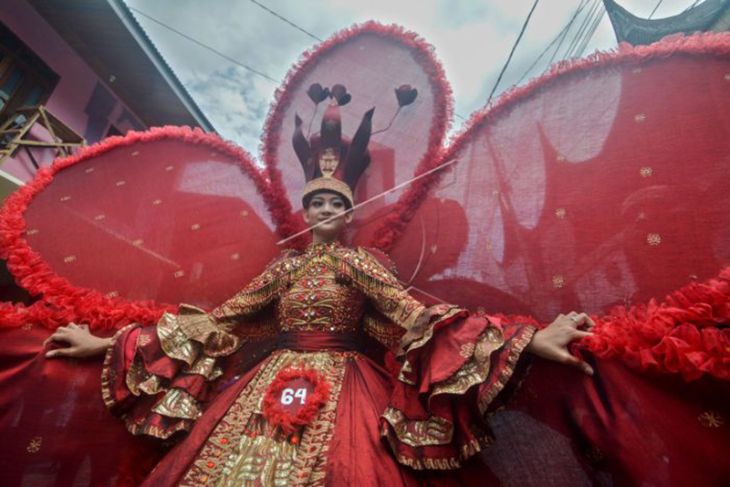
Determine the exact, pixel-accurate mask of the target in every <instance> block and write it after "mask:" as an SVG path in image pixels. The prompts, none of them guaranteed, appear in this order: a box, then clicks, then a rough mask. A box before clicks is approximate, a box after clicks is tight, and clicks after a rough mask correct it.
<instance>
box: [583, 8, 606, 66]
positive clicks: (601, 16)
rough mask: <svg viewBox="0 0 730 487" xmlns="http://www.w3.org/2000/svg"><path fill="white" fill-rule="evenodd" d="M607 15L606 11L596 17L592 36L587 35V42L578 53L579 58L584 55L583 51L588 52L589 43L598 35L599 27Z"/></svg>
mask: <svg viewBox="0 0 730 487" xmlns="http://www.w3.org/2000/svg"><path fill="white" fill-rule="evenodd" d="M605 14H606V9H603V10H601V13H600V15H597V16H596V20H595V21H594V22H593V25H591V28H590V29H589V30H590V34H588V35H586V37H585V40H584V41H583V42H582V43H581V45H580V48H579V49H578V50H577V51H576V55H577V56H578V57H580V56H582V55H583V51H585V50H586V47H588V43H589V42H590V41H591V39H592V38H593V34H595V33H596V31H597V30H598V26H599V25H600V24H601V21H602V20H603V16H604V15H605Z"/></svg>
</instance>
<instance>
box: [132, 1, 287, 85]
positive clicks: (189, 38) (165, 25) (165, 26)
mask: <svg viewBox="0 0 730 487" xmlns="http://www.w3.org/2000/svg"><path fill="white" fill-rule="evenodd" d="M128 7H129V9H130V10H134V11H135V12H137V13H138V14H139V15H141V16H142V17H144V18H146V19H149V20H151V21H152V22H154V23H156V24H158V25H160V26H162V27H164V28H165V29H167V30H170V31H172V32H174V33H175V34H177V35H179V36H182V37H184V38H185V39H187V40H189V41H190V42H193V43H195V44H197V45H198V46H200V47H202V48H203V49H207V50H208V51H210V52H212V53H214V54H216V55H218V56H220V57H222V58H223V59H225V60H226V61H228V62H230V63H233V64H235V65H237V66H241V67H242V68H244V69H246V70H248V71H250V72H252V73H254V74H257V75H259V76H261V77H262V78H265V79H267V80H269V81H272V82H274V83H276V84H279V81H278V80H275V79H274V78H272V77H271V76H269V75H268V74H266V73H263V72H261V71H259V70H258V69H255V68H252V67H251V66H248V65H246V64H243V63H242V62H240V61H238V60H236V59H233V58H232V57H230V56H228V55H226V54H224V53H222V52H220V51H219V50H217V49H216V48H214V47H211V46H209V45H207V44H205V43H203V42H201V41H199V40H197V39H195V38H193V37H191V36H189V35H187V34H185V33H183V32H180V31H179V30H177V29H175V28H174V27H170V26H169V25H167V24H166V23H164V22H162V21H161V20H158V19H156V18H154V17H152V16H150V15H147V14H146V13H144V12H142V11H140V10H139V9H137V8H134V7H132V6H131V5H128Z"/></svg>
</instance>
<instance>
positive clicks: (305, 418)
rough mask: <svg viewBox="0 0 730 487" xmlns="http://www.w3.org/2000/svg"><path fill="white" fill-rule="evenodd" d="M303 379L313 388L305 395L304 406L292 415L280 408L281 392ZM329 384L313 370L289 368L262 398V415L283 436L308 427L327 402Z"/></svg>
mask: <svg viewBox="0 0 730 487" xmlns="http://www.w3.org/2000/svg"><path fill="white" fill-rule="evenodd" d="M297 379H303V380H305V381H307V382H309V383H310V384H312V385H313V386H314V390H313V391H312V392H311V393H309V394H308V395H307V399H306V401H305V403H304V405H303V406H302V407H301V408H300V409H299V410H298V411H297V412H296V414H292V413H291V412H289V411H287V410H286V409H284V408H283V407H282V406H281V402H280V400H281V396H282V392H283V391H284V389H285V388H286V386H287V384H289V383H290V382H291V381H293V380H297ZM329 393H330V384H329V382H327V380H326V379H325V378H324V377H322V376H321V375H320V374H319V372H317V371H316V370H314V369H306V368H290V369H284V370H282V371H281V372H279V373H278V374H277V375H276V378H275V379H274V380H273V381H272V382H271V384H270V385H269V388H268V390H267V391H266V395H265V396H264V405H263V414H264V417H265V418H266V420H267V421H268V422H269V424H270V425H272V426H277V427H280V428H281V430H282V431H283V432H284V433H285V434H292V433H294V432H295V431H296V430H297V429H299V428H301V427H302V426H306V425H308V424H309V423H310V422H311V421H312V420H313V419H314V418H315V416H316V415H317V412H318V411H319V409H320V408H321V407H322V406H323V405H324V404H325V403H326V402H327V399H328V398H329Z"/></svg>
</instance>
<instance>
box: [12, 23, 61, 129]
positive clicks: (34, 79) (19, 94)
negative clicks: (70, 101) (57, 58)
mask: <svg viewBox="0 0 730 487" xmlns="http://www.w3.org/2000/svg"><path fill="white" fill-rule="evenodd" d="M57 82H58V75H57V74H56V73H54V72H53V71H52V70H51V69H50V68H49V67H48V66H47V65H46V63H44V62H43V60H42V59H41V58H39V57H38V56H37V55H36V54H35V53H34V52H33V51H31V50H30V49H29V48H28V47H27V46H26V45H25V44H23V42H22V41H21V40H20V39H18V38H17V37H16V36H15V34H13V33H12V32H11V31H10V29H8V28H7V27H6V26H5V25H3V24H2V23H0V123H2V122H3V121H4V120H5V119H6V118H7V117H9V116H11V115H12V114H13V113H15V111H16V110H17V109H18V108H20V107H23V106H34V105H38V104H42V103H45V102H46V101H47V100H48V97H49V96H50V95H51V92H52V91H53V88H54V87H55V86H56V83H57ZM21 123H22V122H21Z"/></svg>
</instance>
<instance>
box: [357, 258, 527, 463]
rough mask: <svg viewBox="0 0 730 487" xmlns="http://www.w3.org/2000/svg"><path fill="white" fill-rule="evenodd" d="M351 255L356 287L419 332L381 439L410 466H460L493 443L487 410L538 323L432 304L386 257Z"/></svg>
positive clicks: (510, 375) (396, 320) (415, 333)
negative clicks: (416, 295)
mask: <svg viewBox="0 0 730 487" xmlns="http://www.w3.org/2000/svg"><path fill="white" fill-rule="evenodd" d="M347 260H348V263H347V265H346V266H343V272H346V273H348V275H349V276H350V278H351V279H352V280H353V283H354V285H355V286H356V287H358V288H359V289H361V290H362V291H363V293H365V295H366V296H367V297H368V299H369V300H370V301H371V302H372V304H373V306H374V307H375V308H376V309H377V310H378V311H379V312H380V313H382V314H383V315H385V316H386V317H387V318H388V319H390V320H392V321H393V322H394V323H395V324H397V325H399V326H401V327H403V328H405V329H406V330H407V331H408V332H407V333H408V334H410V335H412V337H413V339H412V340H408V343H406V344H405V345H406V348H405V351H404V355H403V360H402V364H401V367H400V371H399V374H398V377H397V380H396V381H395V384H394V389H393V394H392V396H391V400H390V403H389V405H388V407H387V409H386V410H385V411H384V413H383V415H382V419H381V434H382V436H383V437H384V438H385V439H386V441H387V442H388V443H389V444H390V447H391V449H392V450H393V452H394V454H395V455H396V457H397V459H398V461H399V462H401V463H402V464H404V465H408V466H410V467H412V468H414V469H437V470H445V469H453V468H458V467H459V466H461V464H462V463H463V461H465V460H466V459H467V458H469V457H471V456H473V455H474V454H476V453H477V452H478V451H480V450H481V449H482V448H483V447H485V446H486V445H487V444H489V442H490V441H491V435H490V432H489V429H488V427H487V423H486V414H487V413H488V412H489V411H491V410H493V409H494V408H495V407H496V406H497V405H498V404H499V403H500V401H501V399H502V397H500V394H501V393H502V392H503V390H504V389H505V386H507V385H508V383H510V382H512V383H514V382H515V378H516V377H515V376H516V375H519V373H516V370H517V369H518V361H519V359H520V356H521V355H522V352H523V351H524V348H525V347H526V346H527V344H528V343H529V342H530V340H531V339H532V336H533V334H534V333H535V331H536V329H537V328H536V325H537V323H535V322H534V321H532V320H530V319H529V318H524V317H507V316H498V315H487V314H485V313H483V312H476V313H474V312H470V311H468V310H466V309H464V308H460V307H458V306H453V305H445V304H439V305H436V306H431V307H426V306H424V305H423V304H422V303H420V302H418V300H416V299H414V298H413V297H412V296H410V295H409V293H408V292H407V291H406V290H405V289H404V288H403V286H402V285H401V284H400V282H399V281H398V279H397V278H396V277H395V275H394V274H393V272H391V270H390V269H389V268H388V265H387V263H384V260H383V259H382V258H377V257H376V256H375V254H372V253H370V252H368V251H365V250H362V249H359V250H358V252H357V253H356V254H350V255H349V256H348V257H347ZM347 266H349V267H350V269H349V270H348V269H347Z"/></svg>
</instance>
